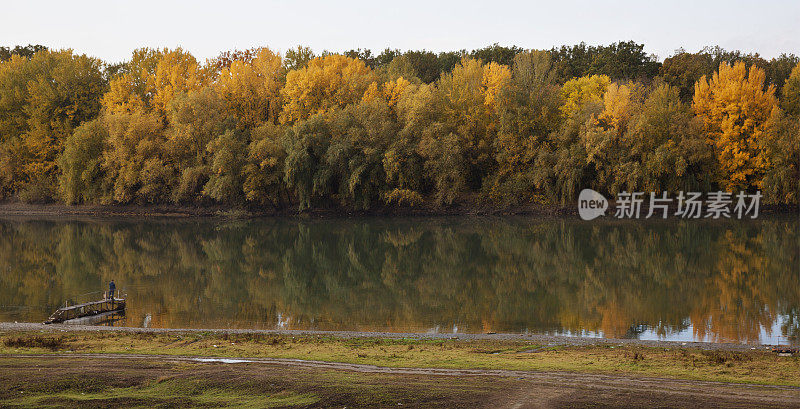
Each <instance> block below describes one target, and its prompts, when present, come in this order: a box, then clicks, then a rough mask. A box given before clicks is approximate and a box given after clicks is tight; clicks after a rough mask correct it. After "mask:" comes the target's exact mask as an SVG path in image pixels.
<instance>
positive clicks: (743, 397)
mask: <svg viewBox="0 0 800 409" xmlns="http://www.w3.org/2000/svg"><path fill="white" fill-rule="evenodd" d="M5 358H15V359H42V360H45V359H47V360H49V359H54V358H68V359H70V360H89V361H111V360H113V361H116V362H119V361H120V360H126V361H137V360H138V361H144V360H147V361H153V360H156V361H160V362H173V363H180V362H183V363H206V364H208V365H224V366H236V365H243V366H246V367H248V368H252V367H254V366H255V367H276V366H277V367H286V368H291V369H294V370H297V369H301V370H302V369H307V370H329V371H347V372H356V373H361V374H388V375H412V376H423V377H456V378H461V379H464V378H466V377H470V378H471V377H485V378H487V380H488V379H491V378H507V379H508V378H511V379H515V380H519V381H521V385H522V386H521V387H519V388H516V389H514V390H509V391H507V392H506V393H503V394H500V395H498V396H497V397H495V398H493V399H492V400H493V401H492V402H487V407H489V406H491V407H503V408H537V407H584V406H596V405H597V406H600V407H624V406H632V407H695V406H702V407H742V408H750V407H798V408H800V388H797V387H788V386H766V385H743V384H733V383H720V382H706V381H691V380H677V379H664V378H647V377H634V376H624V375H601V374H586V373H570V372H527V371H511V370H480V369H433V368H431V369H426V368H388V367H380V366H373V365H359V364H348V363H336V362H321V361H304V360H295V359H275V358H227V357H195V356H169V355H162V356H154V355H140V354H119V355H118V354H78V353H69V354H47V355H2V359H5Z"/></svg>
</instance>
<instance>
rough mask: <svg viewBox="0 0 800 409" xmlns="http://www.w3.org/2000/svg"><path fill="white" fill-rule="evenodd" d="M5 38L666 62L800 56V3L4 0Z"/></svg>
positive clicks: (88, 48) (112, 52)
mask: <svg viewBox="0 0 800 409" xmlns="http://www.w3.org/2000/svg"><path fill="white" fill-rule="evenodd" d="M3 3H4V4H3V5H2V7H0V9H1V10H2V15H0V45H2V46H13V45H17V44H19V45H26V44H29V43H32V44H37V43H38V44H43V45H46V46H48V47H50V48H72V49H74V50H75V51H76V52H78V53H86V54H88V55H91V56H95V57H99V58H102V59H104V60H106V61H109V62H117V61H122V60H126V59H128V58H129V56H130V53H131V51H132V50H133V49H135V48H139V47H143V46H148V47H159V48H160V47H170V48H174V47H177V46H181V47H183V48H184V49H187V50H189V51H190V52H192V54H194V55H195V56H196V57H197V58H198V59H200V60H204V59H206V58H211V57H214V56H216V55H217V54H218V53H219V52H220V51H223V50H232V49H235V48H238V49H244V48H250V47H255V46H268V47H270V48H272V49H273V50H277V51H280V52H283V51H285V50H286V49H288V48H292V47H294V46H297V45H298V44H302V45H305V46H309V47H311V48H312V49H313V50H314V51H315V52H317V53H319V52H320V51H322V50H326V49H327V50H331V51H344V50H349V49H351V48H359V47H360V48H369V49H372V50H373V51H375V52H380V50H383V49H385V48H387V47H390V48H399V49H402V50H406V49H428V50H432V51H449V50H459V49H467V50H471V49H475V48H481V47H484V46H486V45H490V44H492V43H499V44H501V45H508V46H510V45H518V46H520V47H523V48H538V49H548V48H551V47H553V46H560V45H562V44H567V45H571V44H577V43H579V42H581V41H585V42H586V43H587V44H610V43H612V42H615V41H620V40H634V41H636V42H638V43H643V44H645V46H646V51H647V52H649V53H654V54H656V55H658V57H659V59H662V60H663V59H664V58H665V57H667V56H669V55H670V54H672V53H673V51H674V50H675V49H677V48H680V47H683V48H685V49H686V50H688V51H697V50H699V49H700V48H702V47H703V46H706V45H720V46H722V47H724V48H726V49H738V50H742V51H745V52H758V53H760V54H761V55H762V56H763V57H766V58H771V57H775V56H778V55H779V54H781V53H783V52H785V53H794V54H798V55H800V1H798V0H762V1H752V0H750V1H740V0H708V1H689V0H673V1H661V2H657V3H652V4H651V2H648V1H641V0H640V1H628V0H610V1H609V0H607V1H589V0H551V1H511V0H489V1H487V0H483V1H472V0H461V1H449V0H448V1H435V0H427V1H421V0H406V1H393V2H386V3H384V2H380V1H365V0H339V1H283V0H272V1H260V2H257V1H244V0H227V1H226V0H216V1H205V0H196V1H185V2H184V1H170V0H159V1H153V0H136V1H119V0H102V1H81V0H74V1H63V0H60V1H24V0H16V1H13V2H8V1H4V2H3Z"/></svg>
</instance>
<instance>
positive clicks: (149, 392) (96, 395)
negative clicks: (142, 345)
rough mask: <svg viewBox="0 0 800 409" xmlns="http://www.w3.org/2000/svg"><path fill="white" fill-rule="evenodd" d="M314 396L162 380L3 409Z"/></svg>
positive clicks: (40, 396) (20, 401)
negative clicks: (269, 392)
mask: <svg viewBox="0 0 800 409" xmlns="http://www.w3.org/2000/svg"><path fill="white" fill-rule="evenodd" d="M317 401H318V398H317V397H316V396H315V395H313V394H299V393H295V392H291V391H282V392H277V393H274V394H268V395H265V394H258V393H253V392H252V391H248V390H239V389H233V388H221V387H204V386H203V384H202V383H201V382H200V381H187V380H178V379H165V380H164V379H162V380H159V381H156V382H152V383H148V384H146V385H143V386H136V387H128V388H113V387H111V388H107V389H103V390H102V391H94V392H86V391H81V389H80V388H76V389H69V390H64V391H59V392H52V393H50V392H46V391H43V392H39V393H36V392H33V393H28V394H25V393H21V394H20V397H18V398H11V399H4V402H3V404H4V405H6V406H17V407H20V408H26V407H31V408H47V407H64V406H87V405H90V406H101V407H102V406H114V405H115V404H121V403H122V402H124V403H125V407H130V408H136V407H141V408H151V407H153V406H154V405H155V406H162V405H164V406H178V407H226V408H234V409H250V408H273V407H293V406H308V405H310V404H313V403H316V402H317Z"/></svg>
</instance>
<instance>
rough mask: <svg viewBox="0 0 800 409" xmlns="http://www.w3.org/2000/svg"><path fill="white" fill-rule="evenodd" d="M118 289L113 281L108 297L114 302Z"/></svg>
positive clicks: (109, 285)
mask: <svg viewBox="0 0 800 409" xmlns="http://www.w3.org/2000/svg"><path fill="white" fill-rule="evenodd" d="M116 289H117V285H116V284H114V280H111V282H110V283H108V297H109V298H111V301H112V302H113V301H114V290H116Z"/></svg>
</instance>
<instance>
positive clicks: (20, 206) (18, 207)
mask: <svg viewBox="0 0 800 409" xmlns="http://www.w3.org/2000/svg"><path fill="white" fill-rule="evenodd" d="M609 212H611V213H609V215H611V214H613V211H611V210H609ZM670 213H671V214H672V213H674V210H673V211H671V212H670ZM760 215H764V216H799V215H800V206H798V205H762V206H761V208H760ZM369 216H388V217H392V216H398V217H408V216H412V217H426V216H431V217H435V216H532V217H541V218H549V217H567V218H575V219H577V218H578V212H577V204H575V203H571V204H568V205H563V206H562V205H548V204H529V205H521V206H506V207H502V206H494V205H491V204H478V203H464V204H460V205H453V206H450V207H436V206H432V205H424V206H421V207H418V208H385V207H384V208H375V209H372V210H353V209H346V208H341V207H332V208H318V209H312V210H308V211H303V212H299V211H298V210H297V209H296V208H294V207H292V208H283V209H271V208H263V207H231V206H202V205H141V206H139V205H73V206H68V205H64V204H59V203H50V204H29V203H21V202H0V217H2V218H6V219H50V220H70V219H95V218H97V219H103V218H111V219H117V218H206V217H217V218H233V219H246V218H257V217H289V218H319V219H325V218H348V217H369ZM670 219H675V220H678V219H677V218H674V217H672V216H671V217H670Z"/></svg>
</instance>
